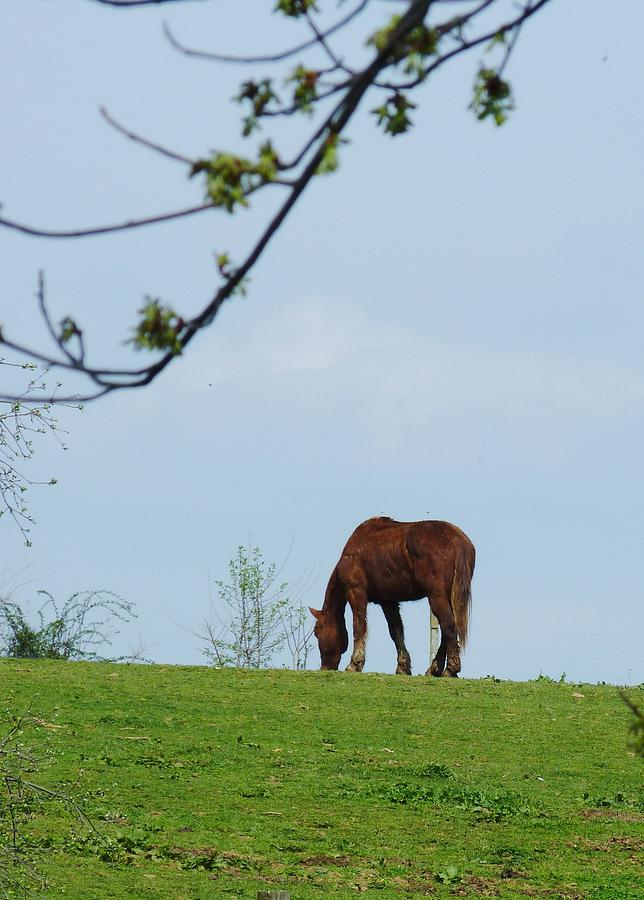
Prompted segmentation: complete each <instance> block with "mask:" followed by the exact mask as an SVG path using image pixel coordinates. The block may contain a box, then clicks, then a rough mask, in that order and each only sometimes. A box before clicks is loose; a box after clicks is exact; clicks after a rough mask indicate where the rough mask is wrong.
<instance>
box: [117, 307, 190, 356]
mask: <svg viewBox="0 0 644 900" xmlns="http://www.w3.org/2000/svg"><path fill="white" fill-rule="evenodd" d="M145 299H146V302H145V305H144V306H142V307H141V309H140V310H139V315H140V316H141V318H140V319H139V321H138V323H137V325H136V327H135V328H134V337H132V338H130V339H129V340H128V341H127V342H126V343H129V344H132V346H133V347H134V348H135V349H136V350H166V351H168V352H170V353H172V354H174V355H176V356H178V355H179V354H180V353H181V351H182V349H183V344H182V342H181V333H182V331H183V329H184V327H185V322H184V320H183V318H182V317H181V316H180V315H178V314H177V313H176V312H175V311H174V310H173V309H171V308H170V307H169V306H163V305H162V304H161V301H160V300H159V299H157V298H153V297H146V298H145Z"/></svg>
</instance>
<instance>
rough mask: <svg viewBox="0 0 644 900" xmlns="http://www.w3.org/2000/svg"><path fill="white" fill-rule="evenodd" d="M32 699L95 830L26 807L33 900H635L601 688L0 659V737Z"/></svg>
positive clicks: (633, 804) (52, 780) (623, 797)
mask: <svg viewBox="0 0 644 900" xmlns="http://www.w3.org/2000/svg"><path fill="white" fill-rule="evenodd" d="M631 695H632V696H633V697H634V698H635V699H636V700H637V701H638V702H639V703H640V704H644V691H642V690H641V689H640V690H635V689H633V690H632V691H631ZM29 706H30V708H31V709H30V715H31V717H32V724H31V725H30V726H29V727H28V728H27V730H26V731H25V733H24V735H23V738H22V740H23V742H24V743H25V744H26V745H27V746H30V747H31V748H33V749H34V750H35V751H36V752H37V754H38V755H39V757H40V759H41V763H40V764H39V772H38V775H37V779H38V780H39V781H40V783H42V784H44V785H47V786H51V787H56V786H62V787H63V788H64V789H65V790H66V791H68V792H70V793H72V794H73V795H74V796H75V797H76V798H77V800H78V801H79V802H80V803H81V804H82V806H83V808H84V810H85V811H86V813H87V814H88V815H89V816H90V818H91V819H92V821H93V822H94V823H95V824H96V826H97V828H98V830H99V832H100V834H101V835H102V840H99V838H98V837H97V836H96V834H94V833H93V832H92V831H91V830H90V829H88V828H87V827H86V826H83V825H82V824H80V823H78V822H77V821H76V820H75V819H74V817H73V815H71V814H69V813H66V812H64V811H63V809H62V808H61V806H60V805H59V804H56V803H55V802H50V803H45V804H44V805H37V806H35V807H34V810H33V815H34V817H33V819H32V821H31V822H30V823H29V830H30V833H31V834H32V835H33V837H34V839H35V840H36V841H38V842H39V843H40V844H41V845H42V847H43V848H44V850H43V853H44V855H43V862H42V870H43V871H44V872H45V874H46V876H47V878H48V882H49V886H48V887H47V889H46V890H45V893H44V896H46V897H52V898H53V897H61V896H64V897H68V898H79V900H80V898H84V900H85V898H97V900H104V898H133V897H148V898H174V900H179V898H184V900H197V898H201V900H207V898H234V897H240V898H241V897H243V898H254V897H255V896H256V892H257V891H258V890H261V889H264V890H266V889H268V888H271V887H272V888H274V889H277V888H282V889H287V890H290V892H291V897H292V900H305V898H313V897H315V898H326V897H335V898H342V897H347V898H349V897H354V896H355V895H357V894H360V893H364V894H367V895H368V896H373V897H375V898H378V897H379V898H383V900H384V898H395V897H403V898H407V897H424V896H433V897H436V898H442V897H454V896H457V897H461V896H462V897H476V896H484V897H502V898H511V897H544V898H557V897H561V898H571V900H572V898H591V900H626V898H636V897H639V898H641V897H642V893H641V889H639V888H638V881H637V876H638V875H641V861H642V851H643V849H644V799H643V797H642V792H641V786H642V775H643V773H644V765H643V764H642V761H641V760H640V759H639V758H637V757H635V756H634V755H633V754H632V753H630V752H629V750H628V745H627V741H628V724H629V715H630V714H629V712H628V710H627V709H626V708H625V706H624V705H623V704H622V703H621V701H620V700H619V698H618V696H617V693H616V690H615V688H614V687H611V686H608V685H600V686H589V685H582V686H579V685H569V684H556V683H552V682H549V681H543V680H538V681H535V682H527V683H520V684H517V683H510V682H497V681H495V680H493V679H485V680H480V681H467V680H458V681H456V680H450V679H445V680H436V679H425V678H405V677H400V676H398V677H394V676H380V675H350V674H339V673H330V672H306V673H295V672H289V671H260V672H253V671H243V670H233V669H226V670H214V669H206V668H196V667H195V668H190V667H171V666H125V665H109V664H97V663H59V662H49V661H42V662H31V661H29V662H28V661H11V660H2V661H0V718H2V719H3V720H4V721H3V722H2V726H3V728H2V732H1V733H3V734H4V733H6V731H7V730H8V725H9V722H10V721H11V717H12V716H15V715H17V714H18V713H20V712H22V711H24V710H25V709H27V708H28V707H29ZM34 778H36V776H34Z"/></svg>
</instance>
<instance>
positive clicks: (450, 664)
mask: <svg viewBox="0 0 644 900" xmlns="http://www.w3.org/2000/svg"><path fill="white" fill-rule="evenodd" d="M428 593H429V598H430V599H429V605H430V609H431V611H432V612H433V613H434V615H435V616H436V618H437V619H438V624H439V625H440V629H441V642H440V646H439V648H438V652H437V653H436V656H435V657H434V659H433V660H432V662H431V664H430V666H429V669H428V670H427V672H426V673H425V674H426V675H442V674H443V670H445V675H450V676H451V677H452V678H456V676H457V675H458V673H459V672H460V671H461V653H460V650H459V646H458V637H457V632H456V622H455V620H454V613H453V611H452V604H451V603H450V599H449V593H448V592H447V591H441V590H438V591H437V590H434V591H432V592H428ZM446 662H447V668H445V663H446Z"/></svg>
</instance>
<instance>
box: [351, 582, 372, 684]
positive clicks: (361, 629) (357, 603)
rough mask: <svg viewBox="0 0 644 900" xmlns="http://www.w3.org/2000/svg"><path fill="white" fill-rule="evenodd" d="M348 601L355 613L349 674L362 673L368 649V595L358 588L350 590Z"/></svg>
mask: <svg viewBox="0 0 644 900" xmlns="http://www.w3.org/2000/svg"><path fill="white" fill-rule="evenodd" d="M347 600H348V602H349V605H350V606H351V610H352V612H353V653H352V654H351V662H350V663H349V665H348V666H347V672H362V670H363V669H364V662H365V653H366V647H367V594H366V592H365V591H362V590H360V589H358V588H350V589H349V590H348V591H347Z"/></svg>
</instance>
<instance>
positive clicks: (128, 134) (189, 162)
mask: <svg viewBox="0 0 644 900" xmlns="http://www.w3.org/2000/svg"><path fill="white" fill-rule="evenodd" d="M99 111H100V114H101V115H102V116H103V118H104V119H105V121H106V122H107V123H108V125H111V126H112V128H115V129H116V130H117V131H118V132H120V133H121V134H122V135H125V137H126V138H129V139H130V140H131V141H134V142H135V143H137V144H142V145H143V146H144V147H148V149H150V150H155V151H156V152H157V153H160V154H161V155H162V156H167V157H168V159H174V160H176V161H177V162H181V163H185V165H187V166H193V165H194V163H195V160H194V159H190V157H189V156H182V154H180V153H175V152H174V151H173V150H168V149H167V148H166V147H162V146H161V144H157V143H155V142H154V141H150V140H148V138H144V137H141V135H139V134H136V133H135V132H134V131H130V129H129V128H126V127H125V126H124V125H121V123H120V122H117V121H116V119H115V118H114V117H113V116H112V115H110V113H109V112H108V111H107V109H106V108H105V107H104V106H101V107H100V110H99Z"/></svg>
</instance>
